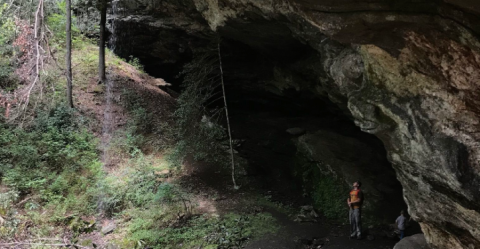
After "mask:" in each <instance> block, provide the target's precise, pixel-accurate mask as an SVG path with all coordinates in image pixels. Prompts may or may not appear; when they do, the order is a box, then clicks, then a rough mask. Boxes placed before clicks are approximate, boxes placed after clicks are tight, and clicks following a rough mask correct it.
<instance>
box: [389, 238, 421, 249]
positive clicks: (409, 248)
mask: <svg viewBox="0 0 480 249" xmlns="http://www.w3.org/2000/svg"><path fill="white" fill-rule="evenodd" d="M428 248H429V246H428V244H427V241H426V240H425V236H424V235H423V234H415V235H412V236H408V237H405V238H403V239H402V240H400V242H398V243H397V244H395V247H393V249H428Z"/></svg>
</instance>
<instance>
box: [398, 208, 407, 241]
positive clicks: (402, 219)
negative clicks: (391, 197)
mask: <svg viewBox="0 0 480 249" xmlns="http://www.w3.org/2000/svg"><path fill="white" fill-rule="evenodd" d="M403 214H404V212H403V210H402V211H400V216H398V218H397V220H395V225H396V226H397V228H398V230H400V240H401V239H403V237H405V221H406V220H407V218H405V216H403Z"/></svg>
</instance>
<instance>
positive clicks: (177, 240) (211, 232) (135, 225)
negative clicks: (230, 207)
mask: <svg viewBox="0 0 480 249" xmlns="http://www.w3.org/2000/svg"><path fill="white" fill-rule="evenodd" d="M128 229H129V232H130V233H131V236H130V237H129V238H130V240H133V241H143V242H144V243H145V244H147V245H149V246H152V247H153V248H158V249H160V248H162V249H163V248H165V249H169V248H197V247H198V246H199V245H202V247H203V248H219V249H224V248H225V249H226V248H241V247H242V245H243V244H244V243H245V242H246V241H248V240H249V239H252V238H258V237H260V236H262V235H265V234H268V233H274V232H276V231H277V229H278V226H277V224H276V222H275V219H274V218H273V217H272V216H271V215H270V214H268V213H259V214H250V215H241V214H235V213H230V214H227V215H225V216H223V217H208V216H205V215H202V216H198V217H193V218H191V219H189V220H187V221H186V222H184V223H182V224H181V225H180V226H175V227H165V228H158V227H156V226H155V222H144V221H143V220H137V221H136V222H132V223H130V225H129V227H128Z"/></svg>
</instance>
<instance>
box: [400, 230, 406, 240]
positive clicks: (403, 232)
mask: <svg viewBox="0 0 480 249" xmlns="http://www.w3.org/2000/svg"><path fill="white" fill-rule="evenodd" d="M403 237H405V230H400V239H403Z"/></svg>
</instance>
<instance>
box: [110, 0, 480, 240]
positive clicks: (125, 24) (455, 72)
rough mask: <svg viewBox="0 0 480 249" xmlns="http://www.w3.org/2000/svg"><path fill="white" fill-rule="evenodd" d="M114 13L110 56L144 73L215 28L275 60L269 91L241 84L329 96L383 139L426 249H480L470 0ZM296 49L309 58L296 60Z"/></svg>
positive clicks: (283, 0) (208, 4) (250, 2)
mask: <svg viewBox="0 0 480 249" xmlns="http://www.w3.org/2000/svg"><path fill="white" fill-rule="evenodd" d="M119 9H120V10H121V11H119V12H121V14H122V15H121V16H117V18H116V19H115V22H116V23H117V26H116V28H117V29H118V30H121V34H122V36H119V37H117V40H116V44H115V45H116V47H117V49H118V52H119V53H121V54H123V55H124V56H128V55H135V56H136V57H140V59H141V60H142V62H144V63H148V64H150V65H151V67H154V69H150V70H149V71H150V72H157V73H159V74H162V73H165V72H166V71H165V70H166V69H168V70H171V69H172V68H171V67H168V65H178V64H180V63H181V62H182V61H183V60H187V59H188V57H189V55H191V51H192V50H194V49H195V48H196V47H200V46H203V45H204V44H206V43H208V37H209V36H210V35H212V34H213V33H214V31H216V32H218V33H219V34H220V35H222V36H223V37H225V38H227V39H229V40H233V41H236V42H239V43H242V44H244V45H246V46H248V47H250V48H252V49H254V50H256V51H259V52H260V53H262V54H263V55H264V56H265V57H269V58H272V60H282V61H283V62H284V65H283V66H282V65H279V66H278V67H277V66H275V67H272V68H271V69H270V70H271V72H272V73H271V74H272V75H274V76H275V78H276V79H277V80H276V81H275V82H274V83H272V82H271V81H270V82H267V81H255V82H254V83H252V84H253V86H252V85H251V87H257V88H258V89H264V90H265V89H266V90H268V91H272V92H275V93H276V94H279V95H281V94H283V93H284V92H285V91H287V90H289V89H293V90H295V91H309V92H311V93H315V94H317V95H318V96H324V97H328V99H329V100H330V101H332V102H334V103H336V104H337V105H338V106H339V107H340V108H341V110H343V111H344V112H345V114H346V115H348V116H350V117H351V118H352V119H353V120H354V121H355V123H356V124H357V125H358V126H359V127H360V128H361V129H362V130H363V131H365V132H368V133H371V134H374V135H376V136H377V137H379V138H380V139H381V140H382V141H383V143H384V145H385V147H386V150H387V152H388V157H389V160H390V161H391V162H392V164H393V167H394V169H395V170H396V173H397V178H398V179H399V180H400V182H401V183H402V185H403V187H404V198H405V200H406V202H407V204H408V205H409V213H410V214H411V215H412V217H413V218H414V219H415V220H417V221H419V222H420V224H421V226H422V229H423V231H424V232H425V236H426V240H427V242H428V243H429V244H430V245H431V246H432V247H433V248H442V249H443V248H445V249H447V248H448V249H456V248H459V249H460V248H480V229H479V227H480V143H479V142H480V125H479V121H480V108H479V106H480V105H479V104H480V103H479V102H480V96H479V95H480V91H479V90H480V89H479V88H480V42H479V39H478V36H479V35H480V2H478V1H473V0H460V1H453V0H443V1H440V0H438V1H434V0H430V1H429V0H425V1H415V0H401V1H397V0H396V1H394V0H375V1H366V0H363V1H353V0H336V1H313V0H290V1H287V0H267V1H256V0H207V1H205V0H182V1H173V0H167V1H162V2H161V3H157V2H152V1H147V0H137V1H124V5H123V6H121V7H120V8H119ZM115 14H117V15H118V14H119V13H115ZM119 27H121V28H119ZM119 34H120V33H119ZM132 37H133V38H132ZM302 44H304V45H308V47H309V49H311V53H308V54H309V55H308V56H307V55H306V54H302V56H299V57H296V54H295V53H296V52H295V51H298V50H297V48H300V47H301V45H302ZM251 63H254V62H251ZM157 68H158V69H157ZM262 69H263V68H262ZM168 70H167V71H168ZM166 73H171V72H166ZM298 75H301V76H302V77H297V76H298ZM167 80H168V78H167Z"/></svg>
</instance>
